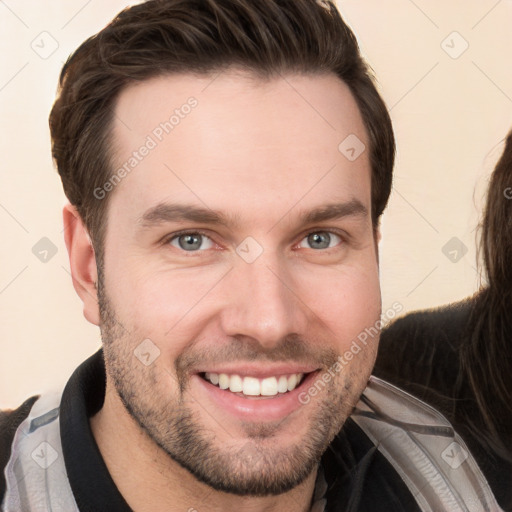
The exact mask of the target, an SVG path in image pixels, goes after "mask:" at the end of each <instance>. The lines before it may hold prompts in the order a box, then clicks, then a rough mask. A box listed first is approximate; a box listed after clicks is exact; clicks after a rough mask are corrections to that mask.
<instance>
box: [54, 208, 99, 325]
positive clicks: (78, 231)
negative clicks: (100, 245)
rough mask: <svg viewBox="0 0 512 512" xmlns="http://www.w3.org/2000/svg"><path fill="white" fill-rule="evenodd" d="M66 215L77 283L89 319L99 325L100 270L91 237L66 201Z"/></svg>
mask: <svg viewBox="0 0 512 512" xmlns="http://www.w3.org/2000/svg"><path fill="white" fill-rule="evenodd" d="M62 216H63V220H64V240H65V242H66V248H67V250H68V255H69V264H70V267H71V277H72V279H73V286H74V288H75V290H76V293H78V295H79V297H80V298H81V299H82V302H83V303H84V316H85V318H86V319H87V320H88V321H89V322H91V323H92V324H94V325H98V326H99V325H100V311H99V306H98V296H97V289H96V283H97V281H98V271H97V267H96V256H95V254H94V248H93V246H92V242H91V239H90V238H89V234H88V232H87V229H86V228H85V226H84V224H83V222H82V219H81V217H80V215H79V213H78V211H77V210H76V208H75V207H74V206H73V205H71V204H69V203H68V204H66V206H64V209H63V210H62Z"/></svg>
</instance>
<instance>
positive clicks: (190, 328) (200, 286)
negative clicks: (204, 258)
mask: <svg viewBox="0 0 512 512" xmlns="http://www.w3.org/2000/svg"><path fill="white" fill-rule="evenodd" d="M120 269H121V267H120V266H119V267H117V269H116V271H115V272H112V274H111V279H110V283H109V286H110V288H109V296H110V297H111V298H112V301H113V303H114V304H116V313H117V315H118V316H119V320H120V321H121V322H122V323H123V324H124V325H126V326H127V328H128V330H129V332H130V334H131V337H132V338H137V339H139V338H140V339H145V338H149V339H152V340H154V341H155V342H158V344H159V346H160V348H161V350H166V351H167V352H176V353H179V352H180V351H181V350H182V349H183V347H182V346H180V345H179V340H182V339H183V340H184V341H183V343H186V342H187V340H190V339H191V337H193V336H194V335H195V334H196V333H195V331H196V330H199V329H200V327H201V326H200V322H199V321H198V318H197V314H198V312H199V311H202V312H203V313H204V311H207V310H208V308H209V307H212V308H213V307H214V305H213V304H211V305H210V306H209V302H210V301H211V300H212V296H213V295H214V294H212V293H211V291H212V290H213V288H214V287H215V285H216V283H218V282H219V280H221V279H222V276H223V275H224V274H225V272H223V269H214V270H212V269H211V268H210V269H207V268H206V267H204V268H203V269H201V268H194V269H192V268H190V269H169V270H166V271H161V270H158V271H151V269H148V268H147V267H146V268H145V269H144V272H138V271H137V267H136V266H135V265H133V269H127V271H126V272H121V271H120ZM121 275H122V276H123V277H122V278H121ZM205 308H206V309H205ZM169 340H172V343H169ZM160 341H161V343H160Z"/></svg>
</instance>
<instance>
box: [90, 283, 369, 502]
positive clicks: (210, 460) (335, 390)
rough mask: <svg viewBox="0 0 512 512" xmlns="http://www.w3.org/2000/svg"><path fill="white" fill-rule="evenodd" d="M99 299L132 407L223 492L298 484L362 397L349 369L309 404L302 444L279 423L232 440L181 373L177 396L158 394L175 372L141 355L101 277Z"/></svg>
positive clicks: (161, 442) (250, 492)
mask: <svg viewBox="0 0 512 512" xmlns="http://www.w3.org/2000/svg"><path fill="white" fill-rule="evenodd" d="M98 302H99V307H100V317H101V325H100V328H101V336H102V341H103V353H104V359H105V367H106V372H107V378H109V379H111V381H112V383H113V384H114V388H115V390H116V392H117V394H118V395H119V398H120V400H121V401H122V403H123V405H124V407H125V409H126V411H127V412H128V413H129V415H130V416H131V418H133V420H134V421H135V422H136V424H137V425H138V426H139V428H140V429H141V431H143V432H144V433H145V434H146V435H147V436H148V437H149V439H150V440H151V441H152V442H154V443H155V444H156V445H157V446H159V447H160V448H161V449H162V450H163V451H164V452H165V453H166V454H167V455H168V456H169V457H170V458H171V459H172V460H173V461H175V462H176V463H178V464H179V465H180V466H182V467H183V468H185V469H186V470H188V471H189V472H190V473H191V474H192V475H194V476H195V477H196V478H197V480H199V481H200V482H203V483H204V484H207V485H208V486H210V487H212V488H213V489H215V490H217V491H223V492H226V493H230V494H235V495H238V496H247V497H249V496H253V497H256V496H259V497H261V496H272V495H274V496H275V495H279V494H282V493H285V492H287V491H289V490H291V489H293V488H295V487H297V486H298V485H300V484H301V483H303V482H304V481H305V480H306V478H307V477H308V476H309V475H310V474H311V473H312V472H313V471H314V470H316V468H317V466H318V464H319V462H320V459H321V457H322V455H323V453H324V452H325V450H326V449H327V447H328V445H329V444H330V442H331V441H332V439H333V438H334V437H335V435H336V434H337V433H338V432H339V430H340V429H341V427H342V425H343V423H344V422H345V420H346V418H347V417H348V416H349V414H350V413H351V411H352V409H353V406H354V405H355V401H357V399H358V397H359V396H357V397H353V390H352V389H351V388H352V382H353V380H354V379H353V378H351V375H350V374H348V376H345V379H344V381H343V383H339V384H338V386H337V387H335V385H334V382H331V385H329V386H326V387H325V388H324V389H323V390H322V393H321V395H322V396H318V397H315V399H314V400H311V402H310V403H309V404H307V405H304V406H303V407H314V409H313V412H312V413H310V417H309V420H308V423H309V427H308V429H307V433H306V434H305V435H304V436H303V439H302V441H301V442H300V443H298V444H295V445H293V446H291V447H287V448H284V449H280V447H279V442H275V440H274V439H273V437H274V436H275V435H276V434H277V433H278V431H279V428H280V425H279V423H247V424H244V425H242V427H243V429H244V431H245V433H246V439H245V440H243V441H239V440H234V442H233V444H232V445H231V446H226V444H225V443H224V444H221V443H220V442H219V441H218V440H217V439H216V435H215V433H214V432H213V431H211V430H208V429H206V428H205V427H203V426H202V425H201V418H200V417H199V414H197V413H194V411H192V410H190V408H188V407H187V405H186V403H187V396H186V395H187V392H188V391H187V387H188V382H187V381H186V380H185V377H184V376H180V374H179V372H177V377H176V381H177V382H176V383H177V385H176V386H175V388H176V390H177V396H176V397H175V398H174V399H172V398H169V397H170V393H169V394H168V395H167V396H157V391H156V390H158V389H159V382H160V381H161V378H162V377H163V378H165V379H167V380H168V379H169V376H170V374H167V372H164V373H165V375H161V373H160V372H162V370H159V369H158V367H157V366H156V365H151V366H149V367H146V366H144V365H142V364H141V363H140V362H139V361H138V360H137V358H136V357H135V356H134V354H133V350H134V348H135V347H136V346H137V341H136V340H134V339H133V337H130V334H129V333H128V332H127V331H126V329H125V328H124V327H123V326H122V324H121V323H120V322H119V321H118V319H117V316H116V313H115V309H114V308H113V306H112V304H111V302H110V301H109V299H108V297H107V295H106V293H105V289H104V287H103V286H102V280H101V276H100V275H99V276H98ZM332 357H333V358H334V356H332ZM332 364H334V361H332ZM329 366H331V365H329ZM326 367H328V366H326ZM352 377H353V376H352ZM218 427H219V431H221V434H222V435H223V436H225V434H226V432H225V430H226V429H225V428H224V429H223V426H222V425H221V424H219V425H218ZM222 430H224V432H222Z"/></svg>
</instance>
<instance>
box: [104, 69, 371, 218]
mask: <svg viewBox="0 0 512 512" xmlns="http://www.w3.org/2000/svg"><path fill="white" fill-rule="evenodd" d="M113 140H114V144H113V147H114V152H113V165H114V174H115V173H117V174H122V177H121V179H119V180H116V184H115V187H113V189H114V190H113V191H112V198H111V200H112V203H115V204H116V206H118V207H119V208H126V209H128V210H130V212H131V213H133V215H135V210H138V214H139V215H138V216H140V214H142V212H143V211H144V210H145V209H146V208H147V207H149V206H154V205H156V204H158V203H161V202H165V201H172V202H186V203H188V204H202V206H207V207H208V208H212V209H224V210H225V209H232V210H233V211H235V210H238V211H237V212H236V214H240V215H241V216H242V218H243V215H244V211H245V213H247V214H250V212H252V214H253V215H254V214H255V213H256V212H258V211H259V212H260V213H262V214H263V213H264V212H265V211H267V213H269V214H270V213H272V214H273V215H274V217H275V214H276V212H275V204H276V202H279V203H282V204H284V205H287V206H288V207H291V206H292V205H293V204H297V203H299V202H300V203H301V204H302V206H304V207H306V206H307V205H308V204H311V205H313V204H314V205H315V206H316V203H321V202H329V201H330V202H332V201H340V200H341V201H350V200H352V199H354V198H357V199H358V200H360V201H361V202H363V203H368V201H369V198H370V181H371V180H370V166H369V159H368V151H367V150H364V149H365V147H368V143H367V135H366V130H365V127H364V123H363V121H362V118H361V114H360V112H359V109H358V107H357V104H356V102H355V100H354V98H353V96H352V94H351V92H350V91H349V89H348V87H347V86H346V84H344V83H343V82H342V81H341V80H340V79H338V78H337V77H336V76H334V75H332V74H325V75H283V76H279V77H278V78H272V79H268V80H266V79H265V80H264V79H260V78H256V77H254V76H251V75H248V74H247V73H242V72H239V71H238V72H237V71H225V72H222V73H217V74H211V75H201V76H196V75H189V74H179V75H169V76H162V77H157V78H153V79H151V80H147V81H144V82H141V83H139V84H136V85H131V86H129V87H128V88H126V89H125V90H123V91H122V92H121V94H120V96H119V98H118V101H117V105H116V109H115V118H114V125H113ZM346 146H347V147H346ZM347 149H348V150H350V152H349V153H348V154H347V152H346V151H347ZM352 149H354V150H355V152H356V156H357V154H358V153H359V152H361V151H362V153H361V155H360V156H359V157H358V158H356V159H354V158H353V156H354V154H353V153H354V152H353V151H352ZM348 157H351V158H348ZM121 169H124V171H123V172H119V171H120V170H121ZM128 213H129V212H128V211H127V212H126V214H127V215H128Z"/></svg>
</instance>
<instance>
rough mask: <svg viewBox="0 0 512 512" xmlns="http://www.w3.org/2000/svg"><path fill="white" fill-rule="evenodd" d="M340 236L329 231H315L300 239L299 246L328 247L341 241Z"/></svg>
mask: <svg viewBox="0 0 512 512" xmlns="http://www.w3.org/2000/svg"><path fill="white" fill-rule="evenodd" d="M341 241H342V240H341V237H340V236H338V235H336V234H334V233H331V232H329V231H315V232H313V233H309V235H307V236H306V237H304V238H303V239H302V241H301V242H300V244H299V247H305V248H310V249H330V248H331V247H335V246H337V245H338V244H339V243H340V242H341Z"/></svg>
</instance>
